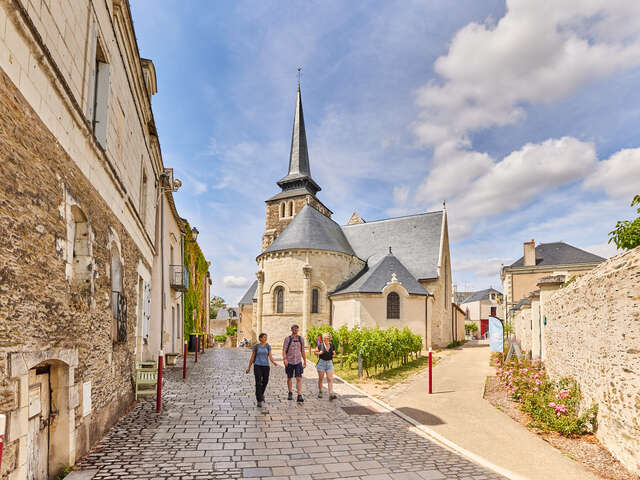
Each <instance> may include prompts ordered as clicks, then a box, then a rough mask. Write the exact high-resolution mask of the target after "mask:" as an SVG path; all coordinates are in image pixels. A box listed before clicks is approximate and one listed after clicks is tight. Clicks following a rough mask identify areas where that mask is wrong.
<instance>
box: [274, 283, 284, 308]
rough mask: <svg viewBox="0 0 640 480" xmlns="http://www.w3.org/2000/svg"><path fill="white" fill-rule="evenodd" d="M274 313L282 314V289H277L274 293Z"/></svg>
mask: <svg viewBox="0 0 640 480" xmlns="http://www.w3.org/2000/svg"><path fill="white" fill-rule="evenodd" d="M275 297H276V298H275V301H276V313H282V312H284V288H282V287H278V288H276V291H275Z"/></svg>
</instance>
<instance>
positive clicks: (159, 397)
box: [156, 350, 164, 413]
mask: <svg viewBox="0 0 640 480" xmlns="http://www.w3.org/2000/svg"><path fill="white" fill-rule="evenodd" d="M163 358H164V353H163V352H162V350H160V354H159V355H158V390H157V391H156V413H160V409H161V408H162V360H163Z"/></svg>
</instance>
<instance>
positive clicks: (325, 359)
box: [316, 333, 337, 400]
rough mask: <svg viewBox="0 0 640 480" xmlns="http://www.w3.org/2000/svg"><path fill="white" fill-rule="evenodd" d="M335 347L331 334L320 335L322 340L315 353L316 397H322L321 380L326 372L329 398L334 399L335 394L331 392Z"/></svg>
mask: <svg viewBox="0 0 640 480" xmlns="http://www.w3.org/2000/svg"><path fill="white" fill-rule="evenodd" d="M335 351H336V349H335V347H334V346H333V344H332V343H331V334H330V333H325V334H323V335H322V341H321V342H320V343H319V345H318V347H317V348H316V355H318V357H319V358H318V364H317V365H316V370H317V371H318V398H322V381H323V380H324V374H325V373H326V374H327V385H328V387H329V400H335V399H336V398H337V397H336V394H335V393H333V355H334V353H335Z"/></svg>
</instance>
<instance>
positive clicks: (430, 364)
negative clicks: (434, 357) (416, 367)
mask: <svg viewBox="0 0 640 480" xmlns="http://www.w3.org/2000/svg"><path fill="white" fill-rule="evenodd" d="M431 366H432V363H431V348H429V394H431V393H433V390H432V388H431V387H432V380H433V373H432V372H431Z"/></svg>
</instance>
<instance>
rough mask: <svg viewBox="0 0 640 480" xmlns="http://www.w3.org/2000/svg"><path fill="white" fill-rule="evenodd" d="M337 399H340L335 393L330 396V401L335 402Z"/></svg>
mask: <svg viewBox="0 0 640 480" xmlns="http://www.w3.org/2000/svg"><path fill="white" fill-rule="evenodd" d="M336 398H338V396H337V395H336V394H335V393H332V394H331V395H329V400H335V399H336Z"/></svg>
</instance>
